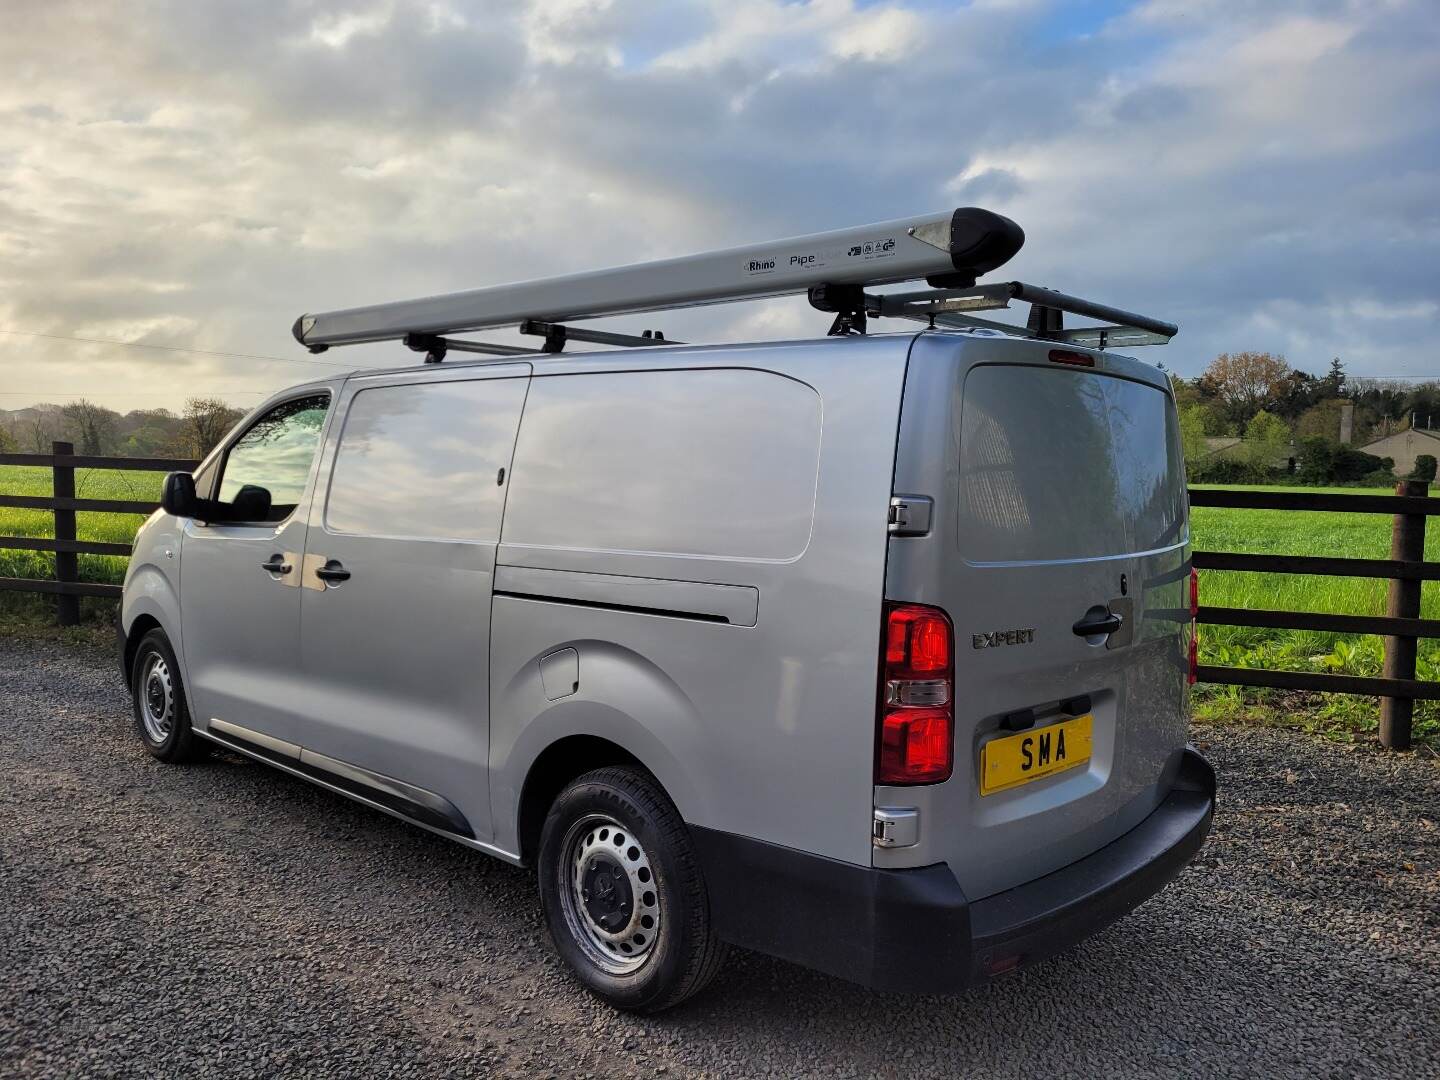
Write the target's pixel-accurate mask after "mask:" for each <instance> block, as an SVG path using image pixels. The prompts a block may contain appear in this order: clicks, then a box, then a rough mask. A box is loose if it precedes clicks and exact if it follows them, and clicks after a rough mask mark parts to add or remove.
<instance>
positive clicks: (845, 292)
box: [293, 207, 1178, 363]
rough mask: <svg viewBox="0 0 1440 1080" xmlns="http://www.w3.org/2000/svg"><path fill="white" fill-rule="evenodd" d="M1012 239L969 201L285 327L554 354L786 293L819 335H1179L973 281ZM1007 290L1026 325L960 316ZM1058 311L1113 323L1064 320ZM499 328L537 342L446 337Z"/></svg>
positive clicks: (1008, 224)
mask: <svg viewBox="0 0 1440 1080" xmlns="http://www.w3.org/2000/svg"><path fill="white" fill-rule="evenodd" d="M1024 242H1025V234H1024V232H1023V231H1022V230H1021V228H1020V226H1018V225H1016V224H1015V222H1013V221H1011V220H1010V219H1009V218H1005V217H1001V216H1000V215H999V214H995V213H992V212H991V211H989V210H982V209H979V208H976V207H967V208H961V209H958V210H952V211H947V212H944V213H939V214H927V215H923V216H920V217H915V218H901V219H898V220H894V221H883V222H879V223H877V224H874V225H863V226H858V227H855V228H850V229H837V230H834V231H832V232H823V233H813V234H811V235H808V236H799V237H794V238H791V239H785V240H771V241H766V242H761V243H756V244H751V245H747V246H744V247H734V248H727V249H724V250H721V251H711V252H704V253H701V254H697V255H689V256H684V257H681V258H674V259H662V260H658V261H655V262H644V263H634V264H631V265H629V266H620V267H615V268H613V269H609V270H592V271H586V272H583V273H575V274H564V275H561V276H558V277H551V278H542V279H537V280H533V281H523V282H518V283H514V284H508V285H492V286H489V287H486V288H481V289H471V290H468V291H466V292H458V293H449V294H446V295H442V296H431V297H425V298H422V299H418V300H403V301H397V302H392V303H384V304H373V305H370V306H368V307H357V308H348V309H345V310H341V311H329V312H320V313H317V314H309V315H302V316H300V318H298V319H296V320H295V325H294V328H293V333H294V335H295V339H296V340H297V341H298V342H300V344H302V345H304V346H305V347H306V348H308V349H309V350H310V351H311V352H323V351H325V350H326V349H328V348H331V347H332V346H339V345H355V344H360V343H363V342H376V341H397V340H403V341H404V342H405V343H406V345H408V346H409V347H410V348H412V349H415V350H416V351H419V352H424V353H425V354H426V360H427V362H431V363H434V362H439V361H441V360H443V359H444V357H445V355H446V353H447V352H449V351H455V352H472V353H491V354H494V355H506V356H510V355H517V354H527V355H528V354H544V353H555V352H559V351H561V350H562V349H563V348H564V347H565V344H566V343H567V341H587V342H593V343H597V344H605V345H620V346H629V347H641V346H654V345H661V344H666V345H668V344H678V343H677V342H673V341H670V340H667V339H665V338H664V337H663V335H661V334H660V332H659V331H646V332H645V334H644V335H643V336H640V337H636V336H633V335H629V334H614V333H608V332H604V331H598V330H584V329H582V328H579V327H574V326H567V325H565V324H566V323H567V322H570V321H573V320H577V319H594V318H600V317H604V316H610V315H626V314H633V313H636V312H647V311H660V310H667V309H672V308H685V307H694V306H699V305H704V304H718V303H726V302H730V301H737V300H754V299H760V298H762V297H775V296H788V295H794V294H797V293H806V294H807V295H808V297H809V300H810V304H811V306H813V307H815V308H816V309H818V310H820V311H824V312H829V313H832V314H833V315H834V316H835V318H834V321H833V323H832V325H831V327H830V333H831V334H836V335H843V334H852V333H864V332H865V330H866V328H867V323H868V320H869V319H870V318H874V317H880V316H895V317H900V318H911V319H919V320H921V321H924V322H927V323H929V324H930V325H932V326H933V325H936V324H939V325H942V326H962V327H977V326H980V327H986V326H988V327H993V328H997V329H1000V330H1003V331H1004V332H1006V333H1011V334H1015V333H1020V334H1027V333H1028V335H1029V336H1032V337H1043V338H1046V339H1048V340H1054V341H1070V342H1075V343H1079V344H1090V343H1098V344H1099V346H1100V347H1101V348H1105V347H1106V345H1107V344H1122V343H1123V344H1150V343H1153V342H1155V341H1168V340H1169V339H1170V338H1171V337H1172V336H1174V334H1175V333H1177V332H1178V328H1177V327H1175V326H1174V325H1173V324H1170V323H1165V322H1161V321H1160V320H1157V319H1148V318H1146V317H1144V316H1139V315H1132V314H1130V313H1128V312H1124V311H1121V310H1119V309H1118V308H1110V307H1106V306H1104V305H1101V304H1095V303H1093V302H1090V301H1085V300H1080V299H1078V298H1076V297H1071V296H1066V295H1065V294H1063V293H1057V292H1053V291H1051V290H1048V289H1040V288H1037V287H1036V286H1032V285H1025V284H1022V283H1020V282H1007V283H1003V284H999V285H984V286H977V285H976V279H977V278H979V277H980V276H982V275H984V274H986V273H988V272H990V271H991V270H994V269H996V268H998V267H1000V266H1002V265H1004V264H1005V263H1006V262H1008V261H1009V260H1010V259H1011V258H1012V257H1013V256H1014V255H1015V254H1016V252H1018V251H1019V250H1020V248H1021V246H1022V245H1023V244H1024ZM922 279H923V280H924V281H925V282H926V283H927V284H928V285H929V286H930V287H931V288H930V289H929V290H925V291H920V292H910V293H902V294H898V295H897V294H889V295H884V294H876V293H872V292H869V291H867V290H869V289H871V288H873V287H876V286H881V285H892V284H896V283H899V282H907V281H919V280H922ZM1015 299H1018V300H1023V301H1028V302H1029V303H1030V304H1031V315H1030V325H1029V328H1028V331H1027V330H1024V329H1022V328H1019V327H1015V326H1010V325H1007V324H1003V323H990V322H986V321H985V320H981V319H976V318H974V317H973V316H971V315H969V314H967V313H968V312H971V311H980V310H989V309H994V308H1004V307H1008V306H1009V303H1010V301H1011V300H1015ZM1062 311H1071V312H1075V313H1077V314H1082V315H1087V316H1091V317H1095V318H1101V319H1112V320H1114V321H1115V322H1116V323H1118V324H1120V325H1115V326H1108V327H1100V328H1087V329H1080V330H1065V329H1063V327H1062V325H1061V315H1060V312H1062ZM503 326H518V327H520V329H521V332H522V333H526V334H531V335H535V336H538V337H541V338H543V339H544V343H543V345H542V347H541V348H539V349H526V348H521V347H519V346H513V345H500V344H490V343H486V342H478V341H467V340H461V339H456V338H454V337H451V336H449V335H452V334H457V333H465V332H469V331H475V330H486V329H491V328H495V327H503Z"/></svg>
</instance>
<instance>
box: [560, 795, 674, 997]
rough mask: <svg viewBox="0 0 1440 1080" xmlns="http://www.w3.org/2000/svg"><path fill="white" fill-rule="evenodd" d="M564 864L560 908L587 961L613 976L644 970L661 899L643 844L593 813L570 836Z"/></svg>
mask: <svg viewBox="0 0 1440 1080" xmlns="http://www.w3.org/2000/svg"><path fill="white" fill-rule="evenodd" d="M560 859H561V865H560V878H561V880H560V889H559V892H560V907H561V910H562V911H563V912H564V915H565V923H566V927H567V929H568V930H569V931H570V936H571V937H572V938H573V939H574V940H575V941H576V942H578V943H579V945H580V948H581V949H582V950H583V951H584V953H585V955H586V957H587V958H588V959H589V960H590V962H591V963H592V964H594V965H595V966H596V967H598V968H600V970H602V971H604V972H606V973H607V974H610V975H626V974H629V973H631V972H634V971H636V970H638V969H639V968H641V967H642V966H644V964H645V962H646V961H647V960H648V959H649V958H650V956H651V954H652V953H653V952H654V951H655V941H656V939H657V937H658V936H659V934H660V896H659V891H658V889H657V888H656V884H655V874H654V871H653V870H652V869H651V866H650V856H649V854H648V853H647V852H646V851H645V848H644V845H642V844H641V843H640V841H639V840H637V839H636V838H635V837H634V835H632V834H631V832H630V831H629V829H628V828H627V827H626V826H624V825H622V824H620V822H618V821H616V820H615V819H614V818H612V817H608V816H606V815H604V814H590V815H587V816H586V817H583V818H581V819H580V820H579V821H576V822H575V823H574V824H573V825H571V826H570V828H569V829H568V830H567V831H566V833H565V839H564V840H563V841H562V843H561V845H560ZM607 881H608V885H607ZM626 900H628V901H629V905H628V910H625V909H624V907H623V905H624V902H625V901H626ZM597 915H598V916H599V918H597Z"/></svg>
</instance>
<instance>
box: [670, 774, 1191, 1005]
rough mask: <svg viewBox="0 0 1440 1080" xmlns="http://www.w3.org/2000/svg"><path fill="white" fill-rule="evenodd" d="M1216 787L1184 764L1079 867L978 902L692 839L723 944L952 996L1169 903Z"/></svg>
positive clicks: (939, 886) (869, 871) (843, 868)
mask: <svg viewBox="0 0 1440 1080" xmlns="http://www.w3.org/2000/svg"><path fill="white" fill-rule="evenodd" d="M1214 805H1215V773H1214V770H1212V769H1211V768H1210V765H1209V764H1208V763H1207V762H1206V761H1205V759H1204V758H1202V757H1201V756H1200V755H1199V754H1197V753H1195V752H1194V751H1193V750H1188V749H1187V750H1186V751H1185V752H1184V757H1183V760H1182V762H1181V765H1180V770H1179V774H1178V776H1177V779H1176V783H1175V786H1174V788H1173V789H1172V790H1171V792H1170V794H1169V795H1167V796H1166V797H1165V799H1164V800H1163V801H1162V802H1161V803H1160V805H1159V806H1158V807H1156V808H1155V810H1154V811H1152V812H1151V814H1150V815H1149V816H1148V817H1147V818H1146V819H1145V820H1144V821H1142V822H1141V823H1140V824H1139V825H1137V826H1136V827H1135V828H1134V829H1132V830H1130V832H1128V833H1126V834H1125V835H1124V836H1121V837H1120V838H1118V839H1117V840H1115V841H1113V842H1112V843H1110V844H1108V845H1106V846H1105V847H1103V848H1101V849H1100V850H1099V851H1096V852H1095V853H1094V854H1092V855H1089V856H1087V857H1086V858H1084V859H1081V860H1080V861H1078V862H1076V863H1073V864H1071V865H1070V866H1067V867H1064V868H1062V869H1060V870H1057V871H1055V872H1054V873H1051V874H1047V875H1046V876H1044V877H1042V878H1038V879H1036V880H1035V881H1032V882H1029V883H1027V884H1025V885H1020V886H1017V887H1016V888H1013V889H1010V890H1007V891H1006V892H1003V893H998V894H996V895H995V896H991V897H987V898H986V899H984V900H981V901H978V902H973V903H972V902H970V901H968V900H967V899H966V897H965V894H964V892H963V891H962V890H961V888H960V884H959V882H957V881H956V879H955V876H954V874H952V873H951V871H950V869H949V867H947V866H945V865H944V864H938V865H935V866H927V867H921V868H918V869H914V870H885V869H875V868H873V867H867V866H856V865H854V864H852V863H845V862H839V861H837V860H834V859H826V858H822V857H820V856H816V855H811V854H808V853H805V852H801V851H796V850H794V849H791V848H784V847H780V846H778V845H775V844H768V843H765V842H764V841H761V840H754V839H751V838H749V837H743V836H738V835H736V834H734V833H727V832H720V831H717V830H714V829H706V828H701V827H698V826H693V825H692V826H691V827H690V831H691V834H692V836H693V837H694V839H695V844H696V848H697V850H698V852H699V855H700V860H701V864H702V867H703V869H704V872H705V880H706V884H707V886H708V890H709V894H710V911H711V917H712V918H713V919H714V922H715V927H716V931H717V932H718V933H719V935H720V936H721V937H722V938H724V939H725V940H727V941H729V942H732V943H733V944H736V945H739V946H741V947H742V948H747V949H754V950H756V951H758V952H763V953H768V954H770V955H772V956H778V957H780V958H781V959H784V960H790V961H792V962H794V963H798V964H803V965H804V966H806V967H811V968H815V969H816V970H818V971H823V972H825V973H826V974H829V975H835V976H838V977H840V978H843V979H849V980H851V981H852V982H858V983H861V984H863V985H865V986H869V987H872V988H874V989H878V990H889V991H908V992H922V993H948V992H954V991H958V990H962V989H964V988H965V987H967V986H972V985H975V984H977V983H981V982H985V981H987V980H989V979H990V978H992V977H994V975H995V974H999V973H1002V972H1007V971H1011V970H1015V969H1017V968H1019V967H1023V966H1026V965H1028V964H1031V963H1033V962H1035V961H1037V960H1041V959H1044V958H1045V957H1047V956H1051V955H1053V954H1055V953H1057V952H1060V951H1061V950H1063V949H1066V948H1069V947H1070V946H1071V945H1074V944H1075V943H1076V942H1078V941H1080V940H1081V939H1083V938H1085V937H1087V936H1089V935H1090V934H1093V933H1095V932H1096V931H1097V930H1100V929H1101V928H1103V927H1105V926H1108V925H1109V924H1110V923H1112V922H1114V921H1115V920H1116V919H1119V918H1120V917H1121V916H1123V915H1125V914H1126V913H1127V912H1129V911H1131V910H1132V909H1133V908H1135V907H1136V906H1137V905H1138V904H1140V902H1141V901H1143V900H1145V899H1146V898H1148V897H1150V896H1153V895H1154V894H1155V893H1157V892H1159V891H1160V890H1161V889H1162V888H1163V887H1164V886H1165V885H1166V884H1167V883H1168V882H1169V881H1170V880H1171V879H1172V878H1174V877H1175V875H1176V874H1178V873H1179V872H1180V871H1181V869H1183V868H1184V867H1185V865H1186V864H1187V863H1188V862H1189V861H1190V860H1191V858H1193V857H1194V855H1195V852H1196V851H1198V850H1199V848H1200V845H1201V844H1202V843H1203V842H1204V839H1205V836H1206V834H1207V833H1208V832H1209V830H1210V820H1211V817H1212V814H1213V811H1214Z"/></svg>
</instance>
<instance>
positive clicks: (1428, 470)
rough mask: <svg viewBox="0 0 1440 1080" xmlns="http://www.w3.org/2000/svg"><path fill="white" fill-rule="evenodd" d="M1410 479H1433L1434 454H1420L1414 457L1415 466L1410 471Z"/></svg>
mask: <svg viewBox="0 0 1440 1080" xmlns="http://www.w3.org/2000/svg"><path fill="white" fill-rule="evenodd" d="M1410 479H1411V480H1431V481H1433V480H1434V479H1435V455H1434V454H1420V455H1419V456H1418V457H1416V458H1415V468H1414V469H1413V470H1411V472H1410Z"/></svg>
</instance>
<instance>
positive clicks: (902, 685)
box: [875, 604, 955, 784]
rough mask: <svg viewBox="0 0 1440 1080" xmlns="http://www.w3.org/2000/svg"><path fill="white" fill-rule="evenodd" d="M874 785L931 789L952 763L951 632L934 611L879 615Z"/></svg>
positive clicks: (918, 607)
mask: <svg viewBox="0 0 1440 1080" xmlns="http://www.w3.org/2000/svg"><path fill="white" fill-rule="evenodd" d="M884 660H885V663H884V668H883V670H882V672H881V685H880V724H879V727H880V731H879V740H878V742H879V745H878V746H877V748H876V753H875V782H876V783H877V784H936V783H939V782H941V781H942V780H948V779H949V778H950V773H951V771H952V770H953V769H954V763H955V712H954V700H955V631H954V628H953V627H951V625H950V619H949V617H948V616H947V615H946V614H945V612H943V611H941V610H940V609H939V608H935V607H926V606H925V605H923V604H892V605H890V606H889V607H888V608H887V609H886V612H885V657H884Z"/></svg>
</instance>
